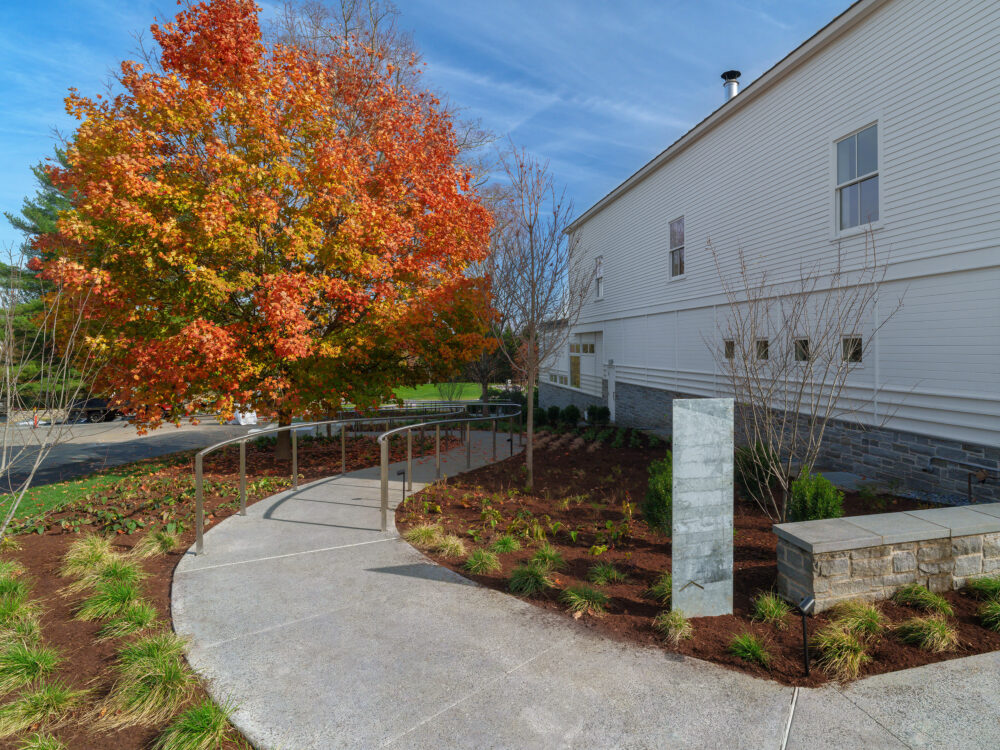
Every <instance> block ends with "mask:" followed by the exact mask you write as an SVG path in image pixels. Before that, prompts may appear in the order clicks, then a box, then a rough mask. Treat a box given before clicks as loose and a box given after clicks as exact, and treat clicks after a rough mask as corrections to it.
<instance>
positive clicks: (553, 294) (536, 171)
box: [489, 147, 594, 488]
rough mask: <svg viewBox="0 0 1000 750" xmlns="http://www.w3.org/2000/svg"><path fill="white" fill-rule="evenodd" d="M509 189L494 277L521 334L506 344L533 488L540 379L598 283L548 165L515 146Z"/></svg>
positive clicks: (508, 159)
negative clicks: (519, 390) (522, 400)
mask: <svg viewBox="0 0 1000 750" xmlns="http://www.w3.org/2000/svg"><path fill="white" fill-rule="evenodd" d="M500 165H501V169H502V174H503V176H504V177H505V178H506V182H507V185H508V189H507V191H506V198H505V199H504V200H503V201H500V202H498V205H497V207H496V210H495V211H494V215H495V217H496V225H495V228H494V233H493V237H492V247H491V257H490V261H489V263H490V273H491V275H492V289H493V300H494V306H495V307H496V309H497V311H498V313H499V315H500V317H501V318H502V319H503V320H504V321H505V323H506V325H507V326H508V327H509V329H510V330H511V331H513V333H514V337H509V338H508V339H506V340H505V339H504V338H503V337H501V346H502V347H503V351H504V354H505V355H506V356H507V358H508V360H509V361H510V363H511V366H512V367H513V369H514V372H515V373H516V374H517V375H518V376H519V377H518V379H519V380H520V381H521V382H522V383H523V384H524V388H525V393H526V394H527V435H528V441H527V446H526V449H525V463H526V465H527V469H528V476H527V486H528V487H529V488H530V487H532V486H533V485H534V413H535V412H534V398H533V397H532V394H533V393H534V388H535V384H536V383H537V382H538V374H539V372H541V371H542V370H544V369H545V368H546V367H547V366H548V365H549V364H550V363H551V362H552V361H554V360H555V359H556V358H557V357H558V356H559V354H560V353H561V352H562V351H563V349H564V346H565V344H566V340H567V338H568V336H569V334H570V331H571V330H572V328H573V325H574V324H575V323H576V321H577V320H578V319H579V316H580V311H581V310H582V308H583V303H584V301H585V300H586V298H587V295H588V293H589V292H590V287H591V284H592V282H593V277H594V272H593V268H591V267H588V266H587V265H586V263H585V261H583V260H582V259H580V258H579V257H574V252H573V251H574V242H573V241H572V239H571V238H570V236H569V235H567V233H566V229H567V228H568V227H569V225H570V222H571V219H572V214H573V205H572V203H571V202H568V201H567V199H566V194H565V190H557V189H556V186H555V182H554V180H553V177H552V174H551V172H550V171H549V167H548V164H547V163H543V162H539V161H537V160H535V159H534V158H532V157H531V156H530V155H529V154H528V153H527V151H525V150H523V149H518V148H516V147H511V149H510V150H509V151H507V152H505V153H503V154H501V156H500Z"/></svg>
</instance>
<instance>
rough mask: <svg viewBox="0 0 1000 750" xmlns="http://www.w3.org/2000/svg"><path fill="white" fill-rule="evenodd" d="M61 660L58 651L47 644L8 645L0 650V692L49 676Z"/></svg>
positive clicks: (15, 688) (7, 691) (6, 691)
mask: <svg viewBox="0 0 1000 750" xmlns="http://www.w3.org/2000/svg"><path fill="white" fill-rule="evenodd" d="M59 661H60V658H59V654H58V652H57V651H56V650H55V649H53V648H49V647H47V646H27V645H25V644H23V643H14V644H12V645H10V646H8V647H7V648H5V649H4V650H3V652H0V694H3V693H9V692H10V691H11V690H17V689H18V688H20V687H24V686H25V685H28V684H30V683H32V682H34V681H35V680H40V679H42V678H45V677H48V676H49V675H50V674H52V672H53V671H55V668H56V666H57V665H58V664H59Z"/></svg>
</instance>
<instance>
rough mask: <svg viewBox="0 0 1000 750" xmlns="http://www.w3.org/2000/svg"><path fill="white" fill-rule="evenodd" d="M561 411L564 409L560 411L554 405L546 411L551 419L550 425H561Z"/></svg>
mask: <svg viewBox="0 0 1000 750" xmlns="http://www.w3.org/2000/svg"><path fill="white" fill-rule="evenodd" d="M561 411H562V409H560V408H559V407H558V406H554V405H553V406H550V407H549V408H548V409H547V410H546V414H547V415H548V419H549V424H551V425H556V424H558V423H559V413H560V412H561Z"/></svg>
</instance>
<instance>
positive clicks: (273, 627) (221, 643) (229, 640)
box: [202, 604, 352, 650]
mask: <svg viewBox="0 0 1000 750" xmlns="http://www.w3.org/2000/svg"><path fill="white" fill-rule="evenodd" d="M351 606H352V605H350V604H345V605H343V606H341V607H331V608H329V609H324V610H323V611H322V612H317V613H316V614H314V615H309V616H308V617H300V618H299V619H297V620H289V621H288V622H280V623H278V624H277V625H271V626H269V627H266V628H261V629H260V630H252V631H250V632H249V633H240V634H239V635H235V636H233V637H232V638H224V639H222V640H221V641H215V642H214V643H206V644H205V645H203V646H202V648H203V649H206V650H207V649H212V648H218V647H219V646H224V645H226V644H227V643H232V642H233V641H238V640H241V639H243V638H250V637H252V636H257V635H263V634H264V633H270V632H271V631H272V630H280V629H281V628H287V627H289V626H290V625H300V624H301V623H303V622H308V621H309V620H315V619H317V618H320V617H325V616H327V615H330V614H333V613H334V612H339V611H340V610H342V609H349V608H350V607H351Z"/></svg>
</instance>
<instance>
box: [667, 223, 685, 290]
mask: <svg viewBox="0 0 1000 750" xmlns="http://www.w3.org/2000/svg"><path fill="white" fill-rule="evenodd" d="M683 275H684V217H683V216H682V217H680V218H679V219H674V220H673V221H672V222H670V278H672V279H673V278H676V277H678V276H683Z"/></svg>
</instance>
